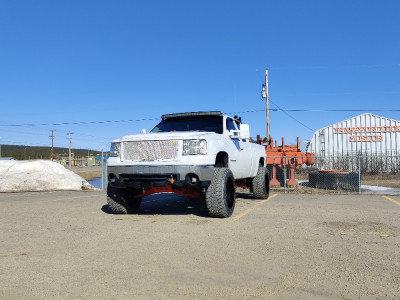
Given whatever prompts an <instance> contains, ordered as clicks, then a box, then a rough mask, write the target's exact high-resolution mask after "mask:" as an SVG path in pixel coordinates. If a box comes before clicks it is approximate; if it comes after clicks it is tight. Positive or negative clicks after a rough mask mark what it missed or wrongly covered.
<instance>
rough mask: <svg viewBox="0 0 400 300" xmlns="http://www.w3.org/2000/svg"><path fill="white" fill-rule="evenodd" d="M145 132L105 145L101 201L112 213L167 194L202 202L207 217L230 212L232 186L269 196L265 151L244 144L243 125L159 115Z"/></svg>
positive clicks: (208, 116)
mask: <svg viewBox="0 0 400 300" xmlns="http://www.w3.org/2000/svg"><path fill="white" fill-rule="evenodd" d="M161 119H162V120H161V122H160V123H159V124H157V125H156V126H155V127H154V128H153V129H152V130H151V131H150V132H149V133H145V132H143V133H141V134H136V135H128V136H124V137H122V138H121V139H118V140H114V141H113V142H112V143H111V149H110V157H109V159H108V162H107V176H108V182H109V183H108V187H107V201H108V204H109V206H110V208H111V209H112V210H113V212H115V213H135V212H136V211H137V210H138V209H139V206H140V203H141V201H142V197H144V196H147V195H150V194H153V193H162V192H172V193H177V194H182V195H187V196H189V197H195V198H200V199H205V200H206V203H207V208H208V212H209V214H210V216H212V217H220V218H226V217H229V216H231V215H232V213H233V210H234V208H235V197H236V196H235V194H236V190H235V187H236V185H241V186H247V187H249V188H250V191H251V192H252V193H253V194H254V196H255V198H258V199H266V198H268V194H269V179H268V172H267V168H266V166H265V163H266V153H265V148H264V147H263V146H261V145H259V144H256V143H253V142H250V132H249V125H247V124H242V123H241V120H240V118H237V117H234V118H232V117H229V116H226V115H223V114H222V113H221V112H219V111H209V112H190V113H177V114H169V115H163V116H161Z"/></svg>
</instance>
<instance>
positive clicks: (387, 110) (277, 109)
mask: <svg viewBox="0 0 400 300" xmlns="http://www.w3.org/2000/svg"><path fill="white" fill-rule="evenodd" d="M271 102H272V101H271ZM274 105H275V106H277V105H276V104H275V103H274ZM277 107H278V108H270V111H273V112H400V109H283V108H280V107H279V106H277ZM265 111H266V109H265V108H264V109H257V110H243V111H235V112H224V113H226V114H228V115H234V114H247V113H257V112H265ZM159 120H160V118H150V119H135V120H108V121H82V122H62V123H38V124H33V123H32V124H0V127H25V126H26V127H37V126H63V125H90V124H110V123H128V122H142V121H159Z"/></svg>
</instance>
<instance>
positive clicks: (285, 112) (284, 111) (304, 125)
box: [269, 99, 315, 132]
mask: <svg viewBox="0 0 400 300" xmlns="http://www.w3.org/2000/svg"><path fill="white" fill-rule="evenodd" d="M269 101H270V102H271V103H272V104H274V105H275V106H276V107H277V108H278V109H279V110H281V111H282V112H283V113H284V114H285V115H287V116H288V117H290V118H292V119H293V120H295V121H296V122H297V123H299V124H300V125H302V126H303V127H305V128H307V129H309V130H311V131H312V132H314V131H315V130H314V129H312V128H310V127H308V126H307V125H306V124H304V123H302V122H300V121H299V120H297V119H296V118H295V117H293V116H292V115H290V114H289V113H288V112H287V111H286V110H283V109H282V108H280V107H279V106H278V105H277V104H276V103H275V102H273V101H272V100H271V99H269Z"/></svg>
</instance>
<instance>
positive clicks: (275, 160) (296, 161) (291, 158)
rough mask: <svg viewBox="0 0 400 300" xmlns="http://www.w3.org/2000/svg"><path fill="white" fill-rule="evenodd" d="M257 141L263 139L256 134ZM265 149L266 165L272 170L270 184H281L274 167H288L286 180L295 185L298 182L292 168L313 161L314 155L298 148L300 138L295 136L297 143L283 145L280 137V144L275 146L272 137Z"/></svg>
mask: <svg viewBox="0 0 400 300" xmlns="http://www.w3.org/2000/svg"><path fill="white" fill-rule="evenodd" d="M257 143H260V144H263V143H264V140H261V139H260V137H259V136H257ZM265 151H266V153H267V167H268V169H270V171H272V177H271V180H270V185H271V186H281V184H280V182H279V181H278V179H277V177H276V168H277V167H279V168H281V169H283V168H286V167H288V168H289V180H288V181H287V185H288V186H297V185H299V183H298V182H297V181H296V179H294V170H295V169H298V168H299V167H300V166H301V165H302V164H306V165H307V166H310V165H313V164H314V163H315V156H314V155H313V154H311V153H303V152H302V151H301V150H300V140H299V138H297V145H285V139H284V138H282V145H281V146H277V143H276V141H275V146H274V143H273V139H272V138H271V140H270V142H269V143H268V144H266V145H265Z"/></svg>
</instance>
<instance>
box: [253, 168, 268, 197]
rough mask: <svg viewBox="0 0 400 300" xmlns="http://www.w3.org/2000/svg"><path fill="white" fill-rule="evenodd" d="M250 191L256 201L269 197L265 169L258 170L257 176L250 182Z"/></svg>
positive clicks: (266, 171)
mask: <svg viewBox="0 0 400 300" xmlns="http://www.w3.org/2000/svg"><path fill="white" fill-rule="evenodd" d="M251 190H252V191H253V194H254V197H255V198H256V199H267V198H268V196H269V178H268V170H267V168H264V167H260V168H258V171H257V175H256V177H254V178H253V179H252V180H251Z"/></svg>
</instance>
